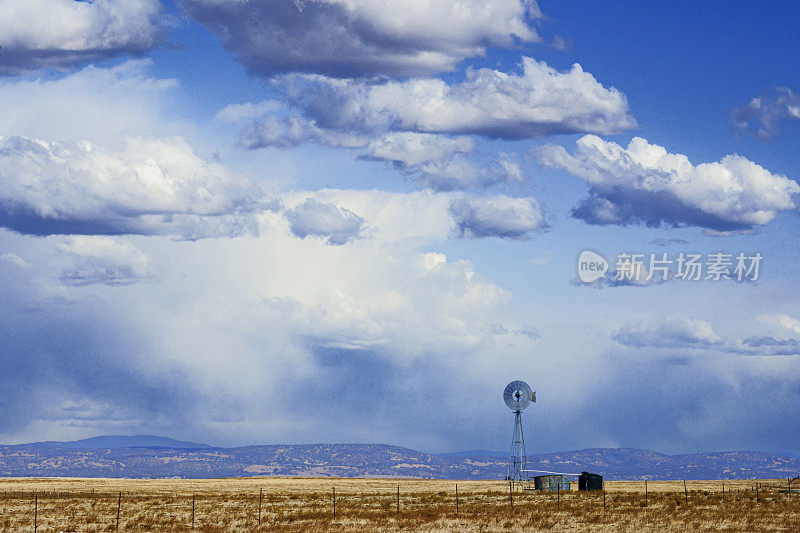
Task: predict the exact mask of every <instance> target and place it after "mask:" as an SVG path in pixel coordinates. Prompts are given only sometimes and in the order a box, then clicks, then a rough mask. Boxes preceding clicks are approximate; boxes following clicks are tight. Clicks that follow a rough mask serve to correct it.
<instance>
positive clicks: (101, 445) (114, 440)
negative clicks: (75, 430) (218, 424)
mask: <svg viewBox="0 0 800 533" xmlns="http://www.w3.org/2000/svg"><path fill="white" fill-rule="evenodd" d="M30 446H48V447H60V448H82V449H86V450H115V449H118V448H178V449H185V448H190V449H197V448H210V447H211V446H209V445H208V444H198V443H196V442H186V441H182V440H175V439H170V438H169V437H158V436H156V435H103V436H101V437H91V438H88V439H81V440H72V441H66V442H60V441H54V440H48V441H45V442H34V443H32V444H30Z"/></svg>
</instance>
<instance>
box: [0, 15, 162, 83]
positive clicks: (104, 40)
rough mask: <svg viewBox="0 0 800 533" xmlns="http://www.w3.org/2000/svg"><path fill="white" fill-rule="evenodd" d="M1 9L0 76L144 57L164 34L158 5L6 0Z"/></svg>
mask: <svg viewBox="0 0 800 533" xmlns="http://www.w3.org/2000/svg"><path fill="white" fill-rule="evenodd" d="M1 7H2V11H3V16H2V17H1V18H0V75H16V74H20V73H24V72H27V71H31V70H35V69H40V68H55V69H63V68H68V67H72V66H75V65H80V64H85V63H89V62H93V61H98V60H101V59H105V58H108V57H112V56H116V55H120V54H137V53H141V52H144V51H146V50H148V49H150V48H153V47H154V46H157V45H158V44H159V43H160V41H161V40H162V37H163V35H164V33H165V19H164V14H163V7H162V5H161V2H159V1H158V0H94V1H91V2H84V1H76V0H6V1H4V2H3V3H2V6H1Z"/></svg>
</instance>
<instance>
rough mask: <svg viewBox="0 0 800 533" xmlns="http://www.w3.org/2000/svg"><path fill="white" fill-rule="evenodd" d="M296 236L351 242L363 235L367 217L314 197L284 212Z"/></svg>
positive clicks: (332, 241)
mask: <svg viewBox="0 0 800 533" xmlns="http://www.w3.org/2000/svg"><path fill="white" fill-rule="evenodd" d="M284 214H285V216H286V218H287V220H289V228H290V230H291V232H292V234H293V235H295V236H297V237H300V238H301V239H305V238H306V237H309V236H313V237H322V238H323V239H325V241H326V242H327V243H328V244H333V245H342V244H347V243H348V242H349V241H351V240H353V239H358V238H360V237H361V231H362V230H363V227H364V222H365V221H364V219H363V218H361V217H360V216H358V215H356V214H355V213H353V212H352V211H350V210H349V209H344V208H341V207H337V206H336V205H334V204H331V203H326V202H319V201H317V200H315V199H313V198H308V199H306V201H305V202H303V203H302V204H300V205H298V206H297V207H295V208H293V209H287V210H286V211H285V212H284Z"/></svg>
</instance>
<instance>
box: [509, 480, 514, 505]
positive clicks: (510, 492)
mask: <svg viewBox="0 0 800 533" xmlns="http://www.w3.org/2000/svg"><path fill="white" fill-rule="evenodd" d="M508 501H509V503H510V504H511V510H512V511H513V510H514V491H513V490H512V488H511V482H509V483H508Z"/></svg>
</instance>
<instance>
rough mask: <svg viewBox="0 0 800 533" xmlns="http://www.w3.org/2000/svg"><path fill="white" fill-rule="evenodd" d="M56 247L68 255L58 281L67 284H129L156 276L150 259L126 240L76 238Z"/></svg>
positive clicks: (79, 236)
mask: <svg viewBox="0 0 800 533" xmlns="http://www.w3.org/2000/svg"><path fill="white" fill-rule="evenodd" d="M56 247H57V248H58V249H60V250H62V251H63V252H65V253H66V254H67V255H68V256H70V265H69V266H68V267H67V268H65V269H64V270H63V271H62V272H61V281H63V282H64V283H67V284H70V285H91V284H98V283H99V284H104V285H128V284H131V283H135V282H137V281H142V280H146V279H150V278H154V277H156V276H157V275H158V273H157V272H156V270H155V269H154V267H153V265H152V262H151V259H150V257H148V256H147V254H145V253H143V252H142V251H141V250H139V249H138V248H136V247H135V246H134V245H133V244H131V243H130V242H129V241H127V240H118V239H114V238H112V237H105V236H84V235H76V236H70V237H67V238H66V239H65V240H63V241H62V242H58V243H56Z"/></svg>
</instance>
